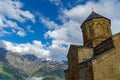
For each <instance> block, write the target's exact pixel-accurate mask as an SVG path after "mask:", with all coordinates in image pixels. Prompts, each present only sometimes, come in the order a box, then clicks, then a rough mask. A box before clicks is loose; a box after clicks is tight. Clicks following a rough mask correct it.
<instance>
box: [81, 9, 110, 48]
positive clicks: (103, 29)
mask: <svg viewBox="0 0 120 80" xmlns="http://www.w3.org/2000/svg"><path fill="white" fill-rule="evenodd" d="M110 25H111V21H110V20H109V19H108V18H106V17H104V16H101V15H99V14H97V13H96V12H94V11H92V13H91V14H90V15H89V16H88V17H87V19H86V20H85V21H84V22H83V24H82V25H81V29H82V33H83V41H84V46H87V47H95V46H97V45H98V44H99V43H101V42H102V41H104V40H105V39H107V38H109V37H110V36H111V35H112V32H111V28H110Z"/></svg>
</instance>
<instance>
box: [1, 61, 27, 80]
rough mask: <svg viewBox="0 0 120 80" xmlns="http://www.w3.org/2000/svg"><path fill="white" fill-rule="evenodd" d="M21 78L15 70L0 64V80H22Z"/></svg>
mask: <svg viewBox="0 0 120 80" xmlns="http://www.w3.org/2000/svg"><path fill="white" fill-rule="evenodd" d="M22 76H23V75H21V74H19V73H18V72H17V70H16V69H15V68H13V67H10V66H8V65H7V64H4V63H2V62H0V80H24V79H23V78H22ZM24 76H25V75H24Z"/></svg>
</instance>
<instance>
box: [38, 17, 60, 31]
mask: <svg viewBox="0 0 120 80" xmlns="http://www.w3.org/2000/svg"><path fill="white" fill-rule="evenodd" d="M40 22H41V23H43V24H44V25H45V26H46V27H48V28H49V29H55V28H58V27H59V26H58V24H56V23H55V22H54V21H50V20H49V19H48V18H44V17H42V16H41V18H40Z"/></svg>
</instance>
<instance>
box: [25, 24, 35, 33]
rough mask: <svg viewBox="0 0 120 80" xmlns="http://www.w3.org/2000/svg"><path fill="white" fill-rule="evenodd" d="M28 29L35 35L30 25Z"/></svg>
mask: <svg viewBox="0 0 120 80" xmlns="http://www.w3.org/2000/svg"><path fill="white" fill-rule="evenodd" d="M27 29H28V31H29V32H31V33H34V30H32V29H31V26H30V25H29V26H27Z"/></svg>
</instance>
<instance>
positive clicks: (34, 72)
mask: <svg viewBox="0 0 120 80" xmlns="http://www.w3.org/2000/svg"><path fill="white" fill-rule="evenodd" d="M0 63H1V67H0V70H2V71H0V76H3V75H4V76H6V77H9V79H11V78H12V76H13V75H14V76H13V77H15V76H19V77H20V78H23V79H22V80H24V79H25V78H28V79H29V80H30V78H31V77H38V78H41V77H42V78H43V79H44V80H49V79H51V78H52V79H53V78H54V79H53V80H63V78H64V69H66V67H67V62H66V61H57V60H54V59H43V58H38V57H36V56H34V55H31V54H26V55H21V54H20V53H15V52H11V51H7V50H6V49H4V48H0ZM6 67H7V68H6ZM7 71H9V72H7ZM13 72H14V73H15V74H17V75H15V74H14V73H13ZM5 73H10V74H11V76H8V75H6V74H5ZM12 74H13V75H12ZM0 79H1V77H0ZM14 80H17V79H14Z"/></svg>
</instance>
